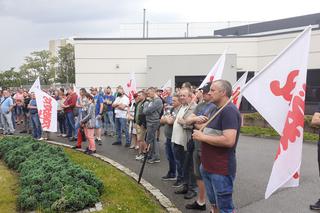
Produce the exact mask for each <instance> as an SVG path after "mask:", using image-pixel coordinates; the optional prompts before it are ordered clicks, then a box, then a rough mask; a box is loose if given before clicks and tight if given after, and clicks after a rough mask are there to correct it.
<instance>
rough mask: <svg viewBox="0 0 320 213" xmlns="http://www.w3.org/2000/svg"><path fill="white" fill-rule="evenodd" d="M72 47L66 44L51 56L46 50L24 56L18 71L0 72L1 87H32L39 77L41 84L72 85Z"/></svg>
mask: <svg viewBox="0 0 320 213" xmlns="http://www.w3.org/2000/svg"><path fill="white" fill-rule="evenodd" d="M74 60H75V57H74V46H73V45H72V44H67V45H65V46H62V47H60V48H59V50H58V56H53V55H52V54H51V52H50V51H48V50H41V51H34V52H32V53H31V54H30V55H29V56H26V57H25V59H24V63H23V64H22V65H21V66H20V68H19V69H15V68H11V69H9V70H4V71H1V72H0V85H1V87H20V86H21V85H32V84H33V82H34V81H35V79H36V78H37V77H38V76H39V77H40V80H41V84H43V85H52V84H53V83H61V84H65V83H74V82H75V65H74Z"/></svg>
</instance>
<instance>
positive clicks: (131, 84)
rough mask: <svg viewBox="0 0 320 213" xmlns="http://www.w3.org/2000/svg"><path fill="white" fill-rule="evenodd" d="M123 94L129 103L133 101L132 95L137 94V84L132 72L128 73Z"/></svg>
mask: <svg viewBox="0 0 320 213" xmlns="http://www.w3.org/2000/svg"><path fill="white" fill-rule="evenodd" d="M124 90H125V93H126V94H127V95H128V97H129V100H130V102H131V101H132V100H133V95H134V94H135V93H137V84H136V79H135V77H134V72H131V73H130V76H129V81H128V83H127V84H126V86H125V87H124Z"/></svg>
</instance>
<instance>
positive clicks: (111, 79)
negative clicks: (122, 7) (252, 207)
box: [75, 30, 320, 87]
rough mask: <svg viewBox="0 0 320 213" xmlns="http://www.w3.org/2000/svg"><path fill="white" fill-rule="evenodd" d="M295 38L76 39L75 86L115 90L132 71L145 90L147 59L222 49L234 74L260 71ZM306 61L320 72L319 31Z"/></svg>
mask: <svg viewBox="0 0 320 213" xmlns="http://www.w3.org/2000/svg"><path fill="white" fill-rule="evenodd" d="M297 35H298V33H291V34H283V35H273V36H265V37H246V38H232V37H228V38H210V39H208V38H201V39H200V38H197V39H151V40H142V39H131V40H130V39H124V40H120V39H113V40H112V39H105V40H75V54H76V55H75V57H76V61H75V64H76V85H77V86H80V87H90V86H106V85H110V86H111V87H116V86H117V85H119V84H120V85H124V84H125V83H126V82H127V79H128V76H129V73H130V72H131V71H134V72H135V73H136V79H137V84H138V85H140V87H146V86H148V85H150V84H149V83H147V82H146V79H147V70H148V68H147V56H150V55H166V56H168V55H169V56H170V55H206V54H207V55H216V54H221V53H222V52H223V51H224V49H225V48H228V54H232V55H236V57H237V58H236V62H237V64H236V69H235V71H247V70H248V71H259V70H261V69H262V68H263V67H264V66H265V65H266V64H267V63H268V62H270V60H272V59H273V58H274V57H275V56H276V55H277V54H278V53H279V52H280V51H281V50H282V49H283V48H285V47H286V46H287V45H288V44H289V43H290V42H291V41H292V40H293V39H294V38H295V37H296V36H297ZM309 58H310V60H309V68H310V69H315V68H318V69H320V60H319V59H320V31H319V30H318V31H313V32H312V40H311V50H310V57H309ZM213 63H214V62H213ZM208 71H209V70H208ZM164 74H165V73H164ZM192 74H193V73H186V75H192ZM234 75H236V74H234ZM228 80H233V79H228Z"/></svg>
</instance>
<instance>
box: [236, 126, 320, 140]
mask: <svg viewBox="0 0 320 213" xmlns="http://www.w3.org/2000/svg"><path fill="white" fill-rule="evenodd" d="M240 132H241V133H242V134H245V135H250V136H256V137H280V136H279V134H278V133H277V132H276V131H275V130H274V129H272V128H271V127H270V128H263V127H258V126H242V127H241V129H240ZM318 138H319V135H318V134H314V133H310V132H306V131H305V132H304V133H303V140H304V141H312V142H316V141H318Z"/></svg>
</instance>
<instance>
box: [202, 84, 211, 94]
mask: <svg viewBox="0 0 320 213" xmlns="http://www.w3.org/2000/svg"><path fill="white" fill-rule="evenodd" d="M210 87H211V83H206V84H205V85H204V86H203V87H201V88H200V90H202V92H203V93H208V92H210Z"/></svg>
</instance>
